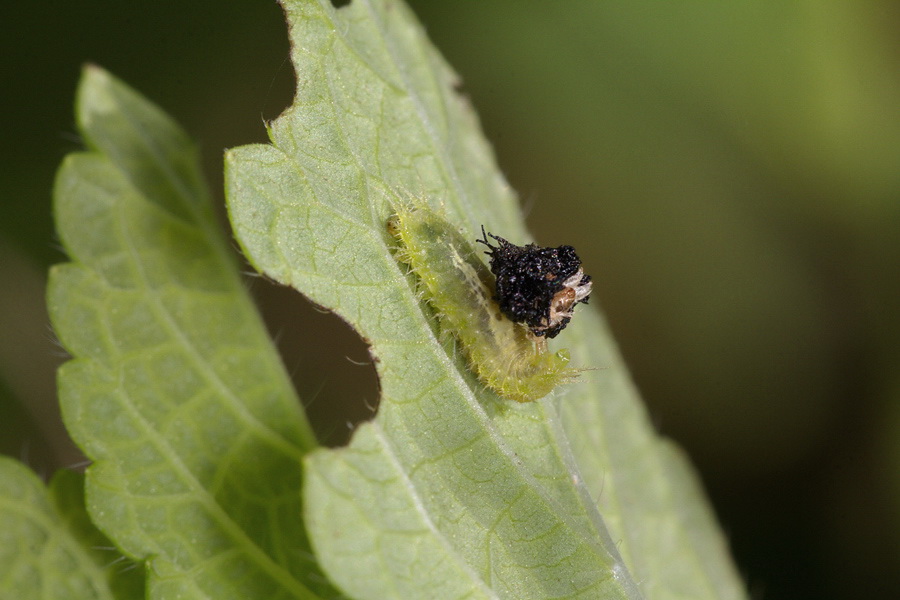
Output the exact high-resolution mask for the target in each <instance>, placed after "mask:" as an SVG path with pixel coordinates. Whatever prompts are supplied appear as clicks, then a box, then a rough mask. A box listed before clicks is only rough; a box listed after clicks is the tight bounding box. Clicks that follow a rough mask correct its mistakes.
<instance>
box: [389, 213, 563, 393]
mask: <svg viewBox="0 0 900 600" xmlns="http://www.w3.org/2000/svg"><path fill="white" fill-rule="evenodd" d="M387 227H388V231H389V233H390V234H391V235H392V236H393V237H394V238H395V239H396V240H397V242H398V248H397V253H396V257H397V259H398V260H399V261H401V262H403V263H405V264H407V265H409V266H410V268H411V269H412V271H413V272H414V273H415V275H416V276H417V277H418V279H419V281H420V284H421V285H420V288H421V290H422V291H423V292H424V294H425V295H426V299H427V300H428V302H429V303H430V304H431V306H432V307H433V308H434V310H435V312H436V313H437V315H438V319H439V323H440V326H441V328H442V330H443V331H446V332H449V333H451V334H452V335H453V336H455V337H456V339H457V340H459V342H460V345H461V347H462V350H463V352H464V354H465V357H466V360H467V362H468V365H469V367H470V368H471V369H472V371H473V372H474V373H475V374H476V376H477V377H478V379H479V380H480V381H481V382H482V383H484V384H485V385H486V386H487V387H489V388H490V389H492V390H494V391H495V392H496V393H497V394H499V395H500V396H503V397H505V398H508V399H511V400H515V401H518V402H531V401H534V400H538V399H540V398H543V397H544V396H546V395H547V394H549V393H550V392H551V391H552V390H553V389H554V388H555V387H556V386H557V385H558V384H560V383H564V382H565V381H567V380H571V379H573V378H574V377H575V376H576V375H577V373H578V371H577V370H576V369H573V368H571V367H569V366H568V363H569V354H568V351H566V350H561V351H558V352H555V353H551V352H549V351H548V350H547V343H546V338H545V337H536V336H535V335H534V334H533V333H532V332H531V330H530V329H529V328H528V327H527V326H524V325H522V324H520V323H515V322H513V321H511V320H510V319H509V318H506V317H505V316H504V314H503V312H502V311H501V308H500V306H499V305H498V304H497V302H496V301H495V299H494V295H495V289H496V288H495V285H496V284H495V278H494V275H493V274H492V273H491V271H490V270H489V269H488V267H487V266H486V265H485V264H484V262H483V261H482V260H481V258H480V257H479V256H478V253H477V251H476V250H475V247H474V246H473V245H472V244H471V243H469V241H468V240H466V239H465V238H464V237H463V236H462V234H461V233H460V232H459V230H458V229H457V228H455V227H454V226H453V225H452V224H451V223H449V222H447V221H446V220H444V219H443V218H441V217H440V216H439V215H437V214H436V213H435V212H433V211H432V210H430V209H428V208H425V207H403V208H399V209H397V211H396V214H394V215H393V216H392V217H391V218H390V219H388V222H387Z"/></svg>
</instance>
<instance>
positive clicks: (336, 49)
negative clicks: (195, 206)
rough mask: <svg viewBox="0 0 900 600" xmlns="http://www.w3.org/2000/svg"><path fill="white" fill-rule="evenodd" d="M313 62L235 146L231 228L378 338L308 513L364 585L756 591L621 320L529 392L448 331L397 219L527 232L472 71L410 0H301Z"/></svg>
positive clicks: (532, 593) (299, 53)
mask: <svg viewBox="0 0 900 600" xmlns="http://www.w3.org/2000/svg"><path fill="white" fill-rule="evenodd" d="M284 6H285V9H286V12H287V15H288V20H289V24H290V27H291V40H292V43H293V50H292V59H293V61H294V66H295V69H296V72H297V81H298V87H297V93H296V97H295V100H294V104H293V106H292V107H291V108H290V109H288V111H286V112H285V113H284V114H283V115H282V116H281V117H280V118H279V119H277V120H276V121H275V122H273V123H272V124H271V126H270V137H271V141H272V144H271V145H267V146H264V145H257V146H247V147H243V148H239V149H236V150H233V151H231V152H229V153H228V155H227V157H226V184H227V188H228V202H229V211H230V215H231V219H232V224H233V227H234V229H235V232H236V235H237V237H238V240H239V242H240V243H241V245H242V246H243V248H244V251H245V253H246V254H247V256H248V257H249V259H250V260H251V262H252V263H253V264H254V266H255V267H256V268H257V269H259V270H260V271H261V272H263V273H265V274H267V275H269V276H271V277H273V278H275V279H277V280H278V281H281V282H284V283H286V284H289V285H292V286H294V287H296V288H297V289H299V290H301V291H303V293H305V294H307V295H308V296H309V297H311V298H312V299H313V300H314V301H315V302H317V303H319V304H321V305H323V306H326V307H328V308H330V309H332V310H334V311H335V312H337V313H338V314H339V315H341V316H342V317H343V318H344V319H346V320H347V321H348V322H350V323H351V324H352V325H353V326H354V327H356V328H357V329H358V331H359V332H360V333H361V335H363V336H364V338H365V339H366V340H367V341H369V343H370V344H371V349H372V353H373V355H374V357H375V358H376V361H377V362H376V364H377V367H378V373H379V376H380V378H381V388H382V398H381V405H380V407H379V411H378V414H377V416H376V418H375V419H374V420H373V421H372V422H370V423H367V424H365V425H363V426H361V427H360V428H359V429H358V430H357V431H356V432H355V434H354V437H353V439H352V441H351V444H350V445H349V447H347V448H343V449H338V450H320V451H317V452H315V453H313V454H312V455H311V456H310V457H309V458H308V459H307V463H306V464H307V481H306V485H305V492H304V493H305V498H306V502H307V506H306V511H307V512H306V520H307V526H308V528H309V531H310V535H311V537H312V540H313V543H314V548H315V550H316V553H317V556H318V557H319V559H320V561H321V562H322V565H323V566H324V568H325V569H326V571H327V572H328V574H329V576H330V577H331V578H332V579H333V580H334V581H335V582H336V583H338V585H339V586H340V587H341V588H342V589H344V591H346V592H347V593H349V594H350V595H351V596H353V597H354V598H363V599H375V598H403V599H405V598H425V597H427V598H517V599H521V598H641V597H646V598H653V599H668V598H742V597H744V595H743V594H744V592H743V591H742V588H741V585H740V582H739V580H738V578H737V577H736V576H735V574H734V570H733V567H732V565H731V562H730V558H729V556H728V552H727V549H726V548H725V546H724V544H723V543H722V540H721V536H720V534H719V533H718V531H717V529H716V526H715V524H714V522H713V520H712V519H711V517H710V514H709V512H708V508H707V507H706V505H705V501H704V500H703V499H702V494H701V493H699V492H698V490H697V488H696V486H695V484H694V482H693V480H692V476H691V475H690V471H689V468H687V467H686V466H685V464H684V462H683V460H682V459H681V458H680V457H679V456H678V454H677V452H673V451H672V450H671V448H670V446H669V444H668V443H667V442H664V441H662V440H660V439H659V438H658V437H657V436H656V434H655V433H654V432H653V430H652V428H651V426H650V425H649V423H648V421H647V418H646V414H645V412H644V409H643V408H642V405H641V403H640V400H639V398H638V396H637V394H636V393H635V391H634V389H633V386H632V384H631V383H630V380H629V378H628V375H627V372H626V371H625V369H624V367H623V365H622V363H621V360H620V358H619V356H618V354H617V351H616V350H615V347H614V344H613V342H612V340H611V337H610V335H609V332H608V331H607V329H606V328H605V326H604V324H603V322H602V320H601V319H600V318H599V316H597V315H596V314H591V313H590V312H589V311H584V312H585V313H586V314H583V315H576V318H575V322H574V323H573V324H572V325H571V326H570V330H571V331H570V330H567V331H566V332H565V333H564V334H563V335H562V336H560V338H558V339H559V340H560V343H561V344H563V345H568V346H570V347H571V349H572V355H573V363H574V364H576V365H584V366H589V367H598V368H599V369H598V370H594V371H587V372H585V373H584V374H583V375H582V377H581V379H580V381H579V382H578V383H576V384H574V385H570V386H565V387H562V388H558V390H557V392H555V393H554V394H551V396H548V397H547V398H545V399H543V400H541V401H539V402H535V403H530V404H515V403H512V402H509V401H505V400H503V399H500V398H498V397H497V396H496V395H494V394H493V393H491V392H489V391H488V390H486V389H485V388H484V386H482V385H481V384H480V383H479V382H478V381H477V380H476V379H475V378H474V376H473V375H472V373H471V372H470V369H469V368H468V366H467V365H466V364H465V362H464V360H463V359H462V358H461V356H460V353H459V352H457V351H456V349H455V348H454V345H453V342H452V338H448V337H447V336H446V335H442V333H441V331H440V329H441V325H440V324H438V323H437V322H436V321H435V318H434V314H433V312H432V311H431V309H430V306H429V305H428V304H427V302H425V301H424V300H423V298H422V297H421V296H420V294H418V293H417V292H418V290H417V288H416V282H415V278H414V277H413V276H411V275H410V274H409V273H408V272H407V269H405V268H403V266H402V265H400V264H398V262H397V260H396V257H395V256H394V255H393V254H392V241H391V238H390V236H389V235H388V233H387V231H386V229H385V224H386V221H387V220H388V218H389V217H390V216H391V214H392V212H393V210H394V209H393V207H395V206H397V205H398V203H408V202H413V203H425V204H428V205H430V206H431V207H432V208H433V209H434V210H435V211H436V212H438V213H440V214H442V215H444V216H445V217H446V218H447V219H448V220H449V221H451V222H453V223H456V224H457V226H458V227H459V228H460V230H461V231H463V232H464V234H467V235H469V236H470V237H471V239H473V240H474V238H475V237H477V236H478V232H480V225H482V224H483V225H485V226H486V227H487V228H488V230H490V231H494V232H497V233H499V234H501V235H503V236H504V237H506V238H508V239H510V240H514V241H516V242H518V243H522V242H524V241H525V240H526V237H527V235H526V233H525V231H524V226H523V222H522V219H521V216H520V214H519V210H518V208H517V204H516V201H515V197H514V195H513V193H512V192H511V190H510V189H509V186H508V185H507V184H506V182H505V181H504V180H503V178H502V176H501V175H500V174H499V171H498V169H497V167H496V164H495V161H494V158H493V156H492V153H491V150H490V148H489V147H488V146H487V144H486V142H485V141H484V139H483V136H482V134H481V132H480V129H479V126H478V123H477V120H476V118H475V116H474V113H473V111H472V110H471V108H470V107H469V105H468V103H467V101H466V100H465V99H464V98H462V97H461V96H460V95H459V94H457V93H456V91H455V90H454V88H455V87H456V86H457V85H458V79H457V77H456V76H455V74H454V73H453V72H452V71H451V70H450V68H449V67H448V66H447V65H446V64H445V62H444V61H443V59H442V58H441V57H440V55H439V54H438V53H437V52H436V51H435V50H434V48H433V47H432V46H431V45H430V43H429V42H428V41H427V39H426V37H425V35H424V33H423V31H422V28H421V26H420V25H419V24H418V23H417V22H416V21H415V18H414V17H413V16H412V15H411V14H410V12H409V11H408V9H407V8H406V7H405V6H404V5H403V4H402V3H400V2H394V1H390V0H372V1H366V0H354V1H353V2H352V3H350V4H349V5H348V6H345V7H343V8H341V9H335V8H333V7H332V5H331V3H330V2H326V1H322V2H319V1H315V0H286V1H285V2H284Z"/></svg>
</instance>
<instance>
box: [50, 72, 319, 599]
mask: <svg viewBox="0 0 900 600" xmlns="http://www.w3.org/2000/svg"><path fill="white" fill-rule="evenodd" d="M77 121H78V125H79V127H80V129H81V131H82V135H83V136H84V138H85V140H86V141H87V143H88V145H89V147H90V149H91V151H90V152H85V153H77V154H73V155H70V156H68V157H67V158H66V159H65V161H64V162H63V165H62V166H61V168H60V170H59V173H58V175H57V180H56V187H55V191H54V192H55V193H54V196H55V206H54V208H55V217H56V225H57V230H58V231H59V235H60V238H61V239H62V242H63V244H64V246H65V248H66V251H67V252H68V254H69V256H70V258H71V260H72V262H70V263H67V264H63V265H58V266H56V267H54V268H53V269H52V271H51V277H50V284H49V304H50V313H51V318H52V321H53V325H54V328H55V330H56V332H57V334H58V336H59V338H60V340H61V341H62V343H63V345H64V346H65V347H66V349H67V350H68V351H69V352H70V353H71V354H72V355H73V356H74V360H71V361H69V362H68V363H66V364H65V365H63V366H62V368H61V369H60V371H59V375H58V385H59V394H60V401H61V404H62V410H63V416H64V419H65V422H66V425H67V427H68V429H69V432H70V433H71V435H72V437H73V438H74V439H75V441H76V442H77V443H78V444H79V445H80V447H81V448H82V449H83V450H84V452H85V453H86V454H87V455H88V456H89V457H90V458H91V459H92V460H93V461H94V464H93V465H92V466H91V467H89V469H88V471H87V483H86V494H87V506H88V511H89V512H90V514H91V517H92V518H93V520H94V522H95V523H96V524H97V525H98V527H100V528H101V529H102V530H103V531H104V532H105V533H106V534H107V535H108V536H109V537H110V538H111V539H112V540H113V541H114V542H115V543H116V545H117V546H118V547H119V548H120V549H121V550H122V551H123V552H124V553H125V554H126V555H128V556H130V557H132V558H134V559H141V560H147V561H148V573H149V574H150V576H149V580H148V583H149V586H148V590H149V596H148V597H150V598H162V597H166V598H173V597H190V598H216V599H218V600H221V599H223V598H242V599H243V598H317V597H319V596H318V594H317V593H316V592H314V591H313V588H318V587H321V586H320V584H319V583H316V580H317V579H321V575H317V574H316V571H315V568H314V566H313V565H311V564H310V561H309V559H308V558H307V555H308V553H309V550H308V543H307V542H306V540H305V532H304V529H303V526H302V521H301V519H299V518H298V517H299V515H300V514H301V510H302V508H301V503H300V497H299V490H300V485H301V458H302V456H303V454H304V453H306V452H307V451H309V450H310V449H311V448H313V447H314V446H315V440H314V438H313V435H312V433H311V432H310V429H309V427H308V425H307V423H306V421H305V419H304V417H303V415H302V412H301V409H300V405H299V402H298V400H297V398H296V396H295V394H294V392H293V390H292V388H291V384H290V382H289V380H288V378H287V376H286V374H285V372H284V370H283V368H282V367H281V364H280V361H279V358H278V356H277V354H276V353H275V351H274V349H273V347H272V344H271V343H270V341H269V339H268V337H267V334H266V331H265V328H264V326H263V324H262V323H261V321H260V319H259V317H258V315H257V313H256V311H255V309H254V307H253V305H252V303H251V301H250V299H249V297H248V295H247V293H246V290H245V289H244V287H243V285H242V283H241V280H240V278H239V275H238V272H237V268H236V264H235V261H234V258H233V256H232V255H231V253H230V252H229V250H228V248H227V246H226V244H225V242H224V241H223V240H222V238H221V235H220V233H219V231H218V228H217V226H216V223H215V220H214V218H213V215H212V211H211V209H210V205H209V198H208V196H207V192H206V190H205V187H204V185H203V183H202V178H201V175H200V169H199V166H198V161H197V153H196V151H195V149H194V147H193V145H192V144H191V143H190V141H189V140H188V138H187V136H186V135H185V134H184V132H183V131H182V130H181V129H180V128H179V127H178V126H177V125H176V124H175V123H174V122H173V121H172V120H171V119H170V118H169V117H167V116H166V115H165V114H164V113H163V112H162V111H161V110H160V109H159V108H157V107H155V106H154V105H152V104H150V103H149V102H148V101H147V100H145V99H144V98H142V97H141V96H140V95H138V94H137V93H136V92H134V91H133V90H131V89H129V88H128V87H126V86H125V85H124V84H122V83H121V82H119V81H117V80H115V79H114V78H113V77H111V76H110V75H109V74H108V73H106V72H104V71H102V70H100V69H98V68H96V67H88V68H87V69H86V70H85V72H84V75H83V78H82V81H81V83H80V86H79V90H78V99H77ZM326 589H327V588H326Z"/></svg>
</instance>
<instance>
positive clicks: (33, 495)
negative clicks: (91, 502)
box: [0, 457, 144, 600]
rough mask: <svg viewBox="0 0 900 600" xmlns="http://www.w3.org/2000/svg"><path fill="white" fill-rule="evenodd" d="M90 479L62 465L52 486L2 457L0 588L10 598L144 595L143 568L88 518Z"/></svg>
mask: <svg viewBox="0 0 900 600" xmlns="http://www.w3.org/2000/svg"><path fill="white" fill-rule="evenodd" d="M83 482H84V479H83V477H82V476H81V475H79V474H77V473H74V472H72V471H60V472H59V473H57V474H56V476H55V477H54V478H53V481H52V483H51V485H50V490H49V491H48V490H47V488H45V487H44V484H43V483H41V481H40V479H38V478H37V476H36V475H35V474H34V473H33V472H32V471H31V469H29V468H28V467H26V466H25V465H23V464H21V463H19V462H17V461H15V460H12V459H10V458H7V457H0V489H2V490H3V494H2V496H0V590H2V596H3V597H4V598H16V600H30V599H32V598H34V599H38V598H46V599H57V598H66V599H70V600H79V599H82V598H84V599H85V600H106V599H110V600H112V599H122V600H124V599H134V600H137V599H138V598H142V597H143V586H144V579H143V573H142V571H141V570H140V569H139V568H136V565H134V564H131V563H129V562H128V561H125V560H123V557H122V556H121V555H120V554H119V553H118V552H116V551H115V549H114V548H112V547H111V546H110V542H109V540H107V539H106V538H105V537H104V536H103V535H102V534H101V533H100V532H99V531H97V529H96V528H95V527H94V526H93V525H92V524H91V522H90V521H89V520H88V517H87V513H86V512H85V508H84V494H83Z"/></svg>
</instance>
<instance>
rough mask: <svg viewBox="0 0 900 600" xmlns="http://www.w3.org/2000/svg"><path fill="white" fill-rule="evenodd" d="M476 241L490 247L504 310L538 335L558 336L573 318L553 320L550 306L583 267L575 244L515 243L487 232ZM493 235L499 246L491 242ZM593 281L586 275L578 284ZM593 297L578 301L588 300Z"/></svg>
mask: <svg viewBox="0 0 900 600" xmlns="http://www.w3.org/2000/svg"><path fill="white" fill-rule="evenodd" d="M481 233H482V236H483V239H479V240H477V241H478V242H479V243H481V244H484V245H485V246H487V247H488V248H489V250H487V251H486V252H485V254H487V255H488V256H489V257H490V266H491V272H492V273H493V274H494V276H495V277H496V278H497V284H496V290H495V295H494V300H496V301H497V304H499V305H500V310H501V312H502V313H503V314H504V315H505V316H506V317H507V318H509V319H510V320H511V321H514V322H516V323H523V324H525V325H527V326H528V327H529V329H530V330H531V332H532V333H533V334H534V335H535V336H537V337H540V336H546V337H548V338H554V337H556V336H557V335H558V334H559V332H561V331H562V330H563V329H565V327H566V325H568V323H569V321H570V319H571V317H562V318H559V319H557V320H556V322H555V323H554V322H553V320H552V319H551V306H552V305H553V301H554V298H555V297H556V296H557V294H558V293H560V292H561V291H563V290H564V289H565V288H566V287H567V286H566V285H565V282H566V281H567V280H569V279H570V278H572V276H573V275H575V274H576V273H578V272H579V269H581V260H580V259H579V258H578V255H577V254H576V253H575V249H574V248H573V247H572V246H559V247H558V248H544V247H541V246H538V245H537V244H527V245H525V246H516V245H515V244H512V243H510V242H508V241H507V240H505V239H503V238H502V237H499V236H496V235H493V234H490V233H485V231H484V227H482V228H481ZM488 237H491V238H493V239H494V240H495V241H496V242H497V245H494V244H492V243H491V242H490V241H489V240H488ZM590 281H591V278H590V276H589V275H584V276H583V277H582V278H581V279H580V280H579V281H578V282H577V285H579V286H585V285H588V284H589V282H590ZM589 297H590V296H589V295H588V296H585V297H584V298H583V299H580V300H578V301H577V302H576V304H577V303H578V302H583V303H585V304H586V303H587V301H588V298H589Z"/></svg>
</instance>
